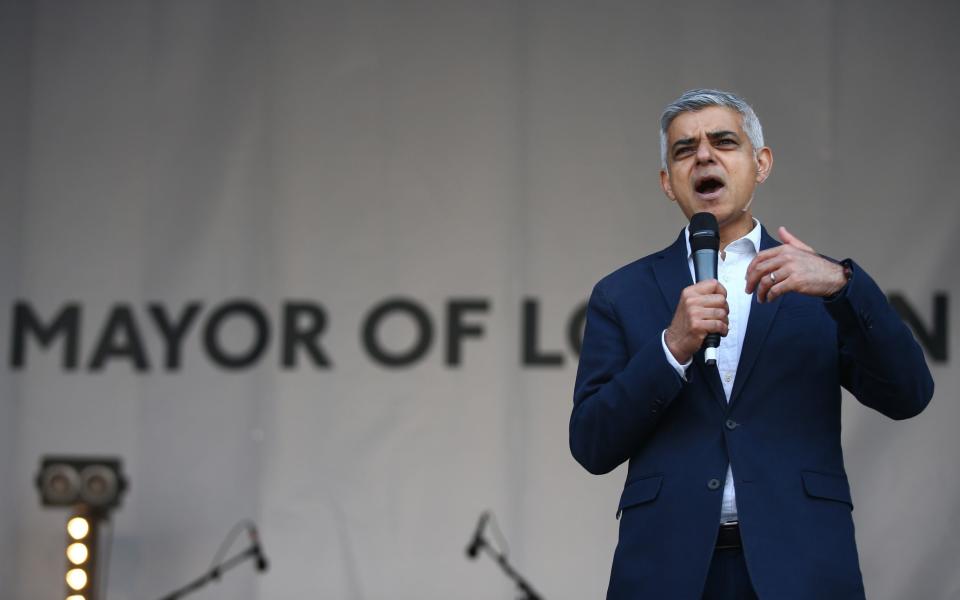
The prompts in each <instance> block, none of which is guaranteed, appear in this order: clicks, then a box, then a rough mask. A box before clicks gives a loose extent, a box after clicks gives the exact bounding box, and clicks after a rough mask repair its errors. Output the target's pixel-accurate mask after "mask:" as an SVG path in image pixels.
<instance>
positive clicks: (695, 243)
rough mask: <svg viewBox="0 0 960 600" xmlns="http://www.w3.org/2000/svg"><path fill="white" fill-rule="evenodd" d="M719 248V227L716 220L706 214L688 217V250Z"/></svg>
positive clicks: (701, 213)
mask: <svg viewBox="0 0 960 600" xmlns="http://www.w3.org/2000/svg"><path fill="white" fill-rule="evenodd" d="M719 248H720V226H719V225H718V224H717V218H716V217H715V216H713V215H712V214H711V213H708V212H699V213H697V214H695V215H693V216H692V217H690V250H691V251H692V252H696V251H697V250H717V249H719Z"/></svg>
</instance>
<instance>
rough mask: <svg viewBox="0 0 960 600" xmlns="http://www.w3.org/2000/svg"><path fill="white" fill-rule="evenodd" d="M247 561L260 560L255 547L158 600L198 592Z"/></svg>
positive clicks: (169, 599) (258, 551) (170, 599)
mask: <svg viewBox="0 0 960 600" xmlns="http://www.w3.org/2000/svg"><path fill="white" fill-rule="evenodd" d="M247 559H251V560H260V550H259V548H258V547H257V546H256V545H252V546H250V547H249V548H247V549H246V550H243V551H242V552H238V553H237V554H234V555H233V556H231V557H230V558H228V559H226V560H225V561H223V562H222V563H220V564H219V565H216V566H215V567H213V568H212V569H210V570H209V571H207V572H206V573H205V574H203V575H202V576H201V577H198V578H197V579H195V580H193V581H191V582H190V583H188V584H187V585H185V586H183V587H182V588H180V589H178V590H175V591H173V592H170V593H169V594H167V595H166V596H164V597H163V598H161V599H160V600H177V599H178V598H183V597H184V596H186V595H187V594H189V593H191V592H195V591H197V590H199V589H200V588H202V587H203V586H205V585H207V584H208V583H210V582H211V581H217V580H219V579H220V576H221V575H223V574H224V573H226V572H227V571H229V570H230V569H232V568H233V567H235V566H237V565H239V564H240V563H242V562H243V561H245V560H247Z"/></svg>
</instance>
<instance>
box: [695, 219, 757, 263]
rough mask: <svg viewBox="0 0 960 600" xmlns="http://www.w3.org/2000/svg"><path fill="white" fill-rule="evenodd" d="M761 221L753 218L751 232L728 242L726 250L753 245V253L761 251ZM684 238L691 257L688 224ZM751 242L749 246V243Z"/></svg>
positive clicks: (735, 249)
mask: <svg viewBox="0 0 960 600" xmlns="http://www.w3.org/2000/svg"><path fill="white" fill-rule="evenodd" d="M760 229H761V227H760V221H758V220H756V219H753V229H751V230H750V233H748V234H747V235H745V236H743V237H742V238H740V239H737V240H734V241H732V242H730V243H729V244H727V247H726V250H730V251H733V252H737V251H738V250H739V249H740V248H747V247H751V246H752V249H753V254H759V253H760ZM683 231H684V238H685V241H686V243H687V258H690V226H689V225H687V226H686V227H685V228H684V230H683ZM747 244H749V246H748V245H747Z"/></svg>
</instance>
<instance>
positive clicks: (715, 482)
mask: <svg viewBox="0 0 960 600" xmlns="http://www.w3.org/2000/svg"><path fill="white" fill-rule="evenodd" d="M707 489H708V490H718V489H720V480H719V479H711V480H710V481H708V482H707Z"/></svg>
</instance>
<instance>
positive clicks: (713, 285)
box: [684, 279, 727, 297]
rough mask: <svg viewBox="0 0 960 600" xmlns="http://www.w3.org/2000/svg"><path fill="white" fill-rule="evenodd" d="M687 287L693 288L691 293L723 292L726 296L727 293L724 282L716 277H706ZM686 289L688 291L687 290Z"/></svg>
mask: <svg viewBox="0 0 960 600" xmlns="http://www.w3.org/2000/svg"><path fill="white" fill-rule="evenodd" d="M687 289H689V290H691V292H690V293H691V295H694V294H695V295H705V294H722V295H723V296H724V297H726V295H727V288H725V287H723V284H722V283H720V282H719V281H717V280H716V279H705V280H703V281H700V282H698V283H695V284H693V285H692V286H690V287H689V288H687ZM684 291H685V292H686V290H684Z"/></svg>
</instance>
